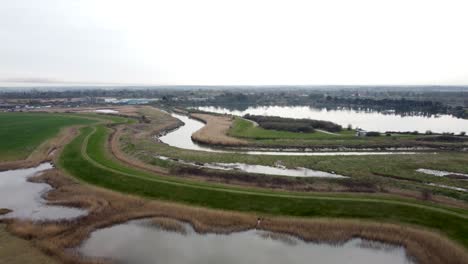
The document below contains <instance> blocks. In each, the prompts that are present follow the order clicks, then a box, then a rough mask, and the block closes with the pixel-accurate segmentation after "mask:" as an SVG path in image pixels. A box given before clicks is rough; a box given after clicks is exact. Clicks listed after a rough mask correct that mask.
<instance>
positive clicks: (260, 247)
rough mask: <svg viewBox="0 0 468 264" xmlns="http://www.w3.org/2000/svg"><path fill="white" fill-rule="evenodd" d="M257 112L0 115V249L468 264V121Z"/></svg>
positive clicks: (58, 257) (111, 107)
mask: <svg viewBox="0 0 468 264" xmlns="http://www.w3.org/2000/svg"><path fill="white" fill-rule="evenodd" d="M122 93H124V92H122ZM207 93H208V92H207ZM9 96H13V95H11V94H10V95H9ZM145 97H147V96H145ZM10 100H13V99H10ZM59 102H60V101H59ZM214 105H215V104H214ZM252 107H253V108H246V109H247V110H242V111H234V110H229V111H227V110H226V109H225V108H217V107H210V106H203V107H201V106H199V105H197V104H194V105H187V102H184V101H183V100H181V102H179V103H178V104H175V102H174V101H173V102H168V101H167V100H166V101H163V100H153V101H151V103H145V104H143V105H141V104H138V105H119V104H114V103H106V102H105V101H103V102H101V103H98V102H96V101H93V102H92V103H89V104H85V105H82V106H77V107H64V106H63V105H61V104H60V103H57V105H56V106H55V107H47V108H45V107H42V108H41V107H38V108H34V109H26V108H25V109H22V110H21V112H19V111H10V112H7V111H6V112H3V113H0V160H1V162H0V168H1V172H0V190H1V193H0V196H2V195H3V196H4V197H3V198H2V199H0V200H2V201H3V202H0V208H1V209H0V214H1V216H0V222H1V225H0V234H1V236H0V243H1V244H0V245H2V247H0V248H4V246H3V245H5V248H6V249H8V250H0V258H1V259H5V260H8V261H10V260H11V262H13V261H16V262H17V263H37V262H35V260H37V261H38V262H39V263H41V262H40V261H43V263H54V262H57V263H102V262H106V263H107V262H111V263H112V262H116V263H154V262H155V261H163V262H166V263H194V262H195V263H196V262H197V261H198V262H200V261H202V260H203V261H211V262H225V263H246V262H259V263H262V261H263V262H264V263H266V262H268V263H284V262H286V261H290V262H294V263H306V262H307V261H309V260H310V259H311V258H315V259H320V260H321V262H323V263H338V262H343V261H347V260H349V259H353V260H354V261H355V262H353V263H375V262H379V263H468V262H467V261H468V250H467V248H468V225H467V224H466V223H467V219H468V205H467V202H468V193H467V192H466V190H467V189H468V181H466V177H465V175H467V174H468V167H467V162H466V161H467V160H468V153H467V152H466V149H467V148H468V145H467V144H468V138H467V137H466V136H465V134H464V133H461V132H463V131H465V130H468V126H466V122H467V121H466V120H464V119H460V118H458V117H456V116H454V115H450V114H449V113H447V112H444V113H443V115H442V114H441V115H440V118H441V119H438V118H439V117H438V116H436V115H434V116H429V117H421V116H419V115H416V116H415V118H414V119H411V121H410V122H409V123H408V124H410V123H411V124H412V125H414V126H411V127H409V126H406V125H405V126H401V127H398V126H396V125H395V126H393V128H392V130H391V131H390V130H388V127H386V126H383V125H382V126H381V127H380V128H378V127H372V126H369V127H366V124H367V123H366V122H368V123H372V124H373V125H375V126H378V125H379V123H375V122H374V121H373V118H380V117H383V116H391V118H393V119H404V118H406V117H403V116H401V115H399V114H397V113H396V112H392V111H389V112H388V113H386V114H383V113H379V114H378V115H377V117H376V116H375V115H374V112H366V113H361V112H359V111H357V112H352V113H354V114H356V113H359V114H358V115H359V116H356V119H353V118H345V119H346V121H347V122H349V123H350V126H348V124H345V123H344V122H342V121H339V119H333V118H329V117H330V116H329V115H328V114H324V113H323V112H324V111H319V112H320V113H322V115H318V116H313V115H309V112H307V113H304V114H299V113H300V111H298V109H297V107H299V106H287V107H286V108H281V107H275V106H265V107H261V106H252ZM294 107H296V108H294ZM231 108H232V107H231ZM258 109H262V110H258ZM275 109H279V110H275ZM291 109H293V110H291ZM300 109H302V110H301V111H312V110H310V109H311V108H300ZM270 110H271V111H270ZM288 111H293V112H294V113H295V115H294V116H291V115H289V114H288V113H289V112H288ZM313 111H315V110H313ZM334 111H338V110H334ZM375 111H378V110H375ZM314 113H315V112H314ZM330 114H333V115H338V116H339V115H341V114H343V113H336V112H333V113H330ZM367 115H370V116H372V117H369V118H368V119H367V120H366V118H367V117H366V116H367ZM424 118H425V119H424ZM426 119H427V120H429V121H428V122H427V123H426V122H425V121H427V120H426ZM418 120H419V121H418ZM357 121H359V122H357ZM438 121H441V122H440V123H439V127H440V129H449V128H450V129H451V130H450V131H449V130H444V131H443V130H438V129H436V128H435V127H434V124H437V122H438ZM382 122H383V123H385V125H388V121H385V118H384V120H383V121H382ZM396 124H399V123H396ZM447 124H450V125H447ZM358 127H359V128H360V129H358ZM428 130H431V133H429V132H427V131H428ZM359 131H366V132H367V133H368V134H359V133H358V132H359ZM455 131H456V132H455ZM370 132H375V133H374V134H372V133H370ZM103 241H111V242H109V243H107V242H106V243H104V242H103ZM7 244H8V247H6V245H7ZM20 249H25V251H26V252H27V253H24V254H21V255H18V256H17V257H16V256H15V254H14V253H12V252H18V251H19V250H20ZM188 249H192V250H191V251H189V252H188V251H187V250H188ZM234 251H242V252H245V254H243V255H242V256H239V255H236V254H233V252H234Z"/></svg>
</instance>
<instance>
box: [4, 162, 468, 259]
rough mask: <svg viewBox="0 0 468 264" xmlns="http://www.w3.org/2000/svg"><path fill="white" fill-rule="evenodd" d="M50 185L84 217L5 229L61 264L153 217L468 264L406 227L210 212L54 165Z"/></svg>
mask: <svg viewBox="0 0 468 264" xmlns="http://www.w3.org/2000/svg"><path fill="white" fill-rule="evenodd" d="M34 180H35V181H42V182H47V183H49V184H50V185H52V186H53V187H54V188H55V189H54V190H52V191H51V192H49V193H48V194H47V197H46V198H47V199H48V201H49V202H50V203H53V204H64V205H71V204H73V205H75V206H78V207H81V208H85V209H87V210H88V212H89V214H88V215H87V216H84V217H81V218H78V219H75V220H72V221H48V222H31V221H20V220H9V221H8V222H7V224H8V230H9V231H10V232H12V233H13V234H16V235H18V236H21V237H23V238H26V239H29V240H31V241H32V242H33V243H34V245H36V246H37V247H38V248H40V249H41V250H42V251H43V252H45V253H46V254H48V255H51V256H55V257H56V258H57V259H58V260H60V261H61V262H63V263H102V262H105V261H104V260H95V259H89V258H85V257H83V256H80V255H79V254H77V253H76V252H75V253H73V251H70V250H67V249H70V248H74V247H77V246H79V245H80V244H81V242H82V241H83V240H85V239H86V238H88V237H89V235H90V233H91V232H93V231H94V230H97V229H100V228H104V227H108V226H112V225H115V224H119V223H124V222H126V221H128V220H132V219H141V218H152V219H153V222H154V223H155V224H158V225H159V226H161V227H162V228H167V229H171V230H178V229H179V228H180V227H178V226H177V224H175V222H174V221H172V220H171V219H176V220H178V221H183V222H187V223H190V224H191V225H192V226H193V228H194V229H195V230H196V231H197V232H199V233H211V232H214V233H231V232H238V231H243V230H247V229H253V228H260V229H264V230H269V231H272V232H276V233H285V234H290V235H294V236H297V237H300V238H302V239H304V240H306V241H314V242H327V243H342V242H344V241H346V240H348V239H351V238H354V237H361V238H365V239H371V240H378V241H382V242H387V243H392V244H397V245H402V246H404V247H405V248H406V250H407V252H408V254H409V255H410V256H412V257H414V258H415V259H416V260H417V261H418V263H468V254H467V252H466V250H465V249H464V248H462V247H461V246H459V245H457V244H455V243H454V242H451V241H450V240H448V239H447V238H445V237H444V236H442V235H440V234H437V233H435V232H433V231H428V230H424V229H420V228H415V227H411V226H400V225H396V224H379V223H375V222H367V221H358V220H342V219H303V218H287V217H270V216H262V221H261V222H260V225H258V226H257V218H258V217H260V216H258V215H255V214H247V213H238V212H230V211H221V210H212V209H206V208H200V207H191V206H186V205H181V204H176V203H169V202H161V201H154V200H147V199H143V198H138V197H133V196H128V195H124V194H119V193H115V192H112V191H109V190H105V189H101V188H97V187H93V186H88V185H83V184H79V183H78V182H76V181H75V180H74V179H72V178H69V177H67V176H64V175H63V174H62V173H61V172H59V171H58V170H56V169H52V170H49V171H47V172H46V173H44V174H42V175H40V176H38V177H36V178H35V179H34Z"/></svg>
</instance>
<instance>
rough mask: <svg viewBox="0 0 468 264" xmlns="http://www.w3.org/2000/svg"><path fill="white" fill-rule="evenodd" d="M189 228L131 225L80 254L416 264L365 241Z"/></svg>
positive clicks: (148, 259)
mask: <svg viewBox="0 0 468 264" xmlns="http://www.w3.org/2000/svg"><path fill="white" fill-rule="evenodd" d="M186 228H187V229H188V232H187V234H186V235H184V234H181V233H180V232H168V231H164V230H162V229H160V228H158V227H155V226H152V225H150V224H148V220H137V221H131V222H128V223H126V224H121V225H116V226H113V227H109V228H104V229H101V230H98V231H95V232H93V233H92V234H91V237H90V238H89V239H88V240H87V241H85V242H84V243H83V245H82V246H81V247H80V248H79V249H78V250H79V252H80V253H82V254H84V255H85V256H89V257H99V258H105V259H110V260H114V261H116V262H117V263H141V264H145V263H177V264H186V263H187V264H188V263H200V264H206V263H223V264H230V263H232V264H234V263H236V264H237V263H255V264H276V263H277V264H284V263H307V264H310V263H321V264H327V263H330V264H331V263H333V264H335V263H346V264H362V263H381V264H399V263H412V262H411V261H410V260H409V259H408V257H407V256H406V253H405V250H404V248H403V247H399V246H391V245H386V244H382V243H378V242H369V241H366V240H362V239H352V240H350V241H348V242H346V243H344V244H341V245H329V244H316V243H307V242H304V241H302V240H300V239H297V238H295V237H291V236H288V235H278V234H271V233H270V232H267V231H260V230H249V231H245V232H238V233H232V234H229V235H221V234H206V235H201V234H197V233H195V232H193V230H192V229H191V227H190V226H189V225H186ZM369 243H371V244H374V243H376V244H378V245H375V246H369Z"/></svg>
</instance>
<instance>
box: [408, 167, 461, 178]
mask: <svg viewBox="0 0 468 264" xmlns="http://www.w3.org/2000/svg"><path fill="white" fill-rule="evenodd" d="M416 171H417V172H420V173H424V174H429V175H434V176H439V177H447V176H449V177H454V178H455V177H456V178H461V179H463V178H466V179H467V180H468V174H464V173H458V172H450V171H441V170H431V169H422V168H421V169H417V170H416Z"/></svg>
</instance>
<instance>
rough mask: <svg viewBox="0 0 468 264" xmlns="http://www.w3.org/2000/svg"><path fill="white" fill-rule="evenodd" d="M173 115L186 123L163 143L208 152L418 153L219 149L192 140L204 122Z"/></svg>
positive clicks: (249, 153) (305, 154)
mask: <svg viewBox="0 0 468 264" xmlns="http://www.w3.org/2000/svg"><path fill="white" fill-rule="evenodd" d="M171 115H172V116H173V117H175V118H177V119H179V120H181V121H182V122H184V125H183V126H181V127H179V128H178V129H176V130H174V131H171V132H169V133H167V134H166V135H163V136H161V137H159V140H160V141H161V142H163V143H166V144H168V145H169V146H173V147H176V148H181V149H188V150H198V151H207V152H217V153H241V154H248V155H284V156H340V155H342V156H344V155H354V156H356V155H392V154H416V153H415V152H385V151H381V152H377V151H375V152H370V151H362V152H358V151H354V152H353V151H351V152H350V151H340V152H336V151H335V152H325V151H320V152H304V151H302V152H300V151H281V150H277V151H269V150H266V151H260V150H259V151H248V150H245V151H243V150H227V149H218V148H211V147H208V146H201V145H198V144H196V143H195V142H193V141H192V138H191V137H192V134H193V133H195V132H196V131H197V130H199V129H201V128H202V127H204V126H205V124H204V123H203V122H200V121H198V120H195V119H192V118H189V117H188V116H185V115H179V114H175V113H172V114H171Z"/></svg>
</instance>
